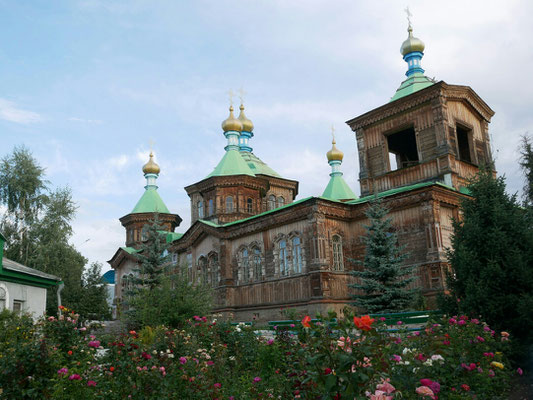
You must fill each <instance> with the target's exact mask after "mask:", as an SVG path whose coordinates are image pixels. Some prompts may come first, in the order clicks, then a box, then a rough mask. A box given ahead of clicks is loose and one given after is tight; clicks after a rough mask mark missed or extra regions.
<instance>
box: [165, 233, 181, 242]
mask: <svg viewBox="0 0 533 400" xmlns="http://www.w3.org/2000/svg"><path fill="white" fill-rule="evenodd" d="M165 233H166V235H167V243H172V242H174V241H175V240H178V239H181V237H182V236H183V233H177V232H165Z"/></svg>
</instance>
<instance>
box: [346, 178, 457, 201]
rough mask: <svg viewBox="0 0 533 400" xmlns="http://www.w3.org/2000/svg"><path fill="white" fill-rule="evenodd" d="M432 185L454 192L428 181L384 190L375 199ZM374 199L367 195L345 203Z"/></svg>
mask: <svg viewBox="0 0 533 400" xmlns="http://www.w3.org/2000/svg"><path fill="white" fill-rule="evenodd" d="M432 185H437V186H442V187H445V188H446V189H451V190H453V191H456V190H455V188H453V187H451V186H448V185H445V184H444V183H442V182H436V181H428V182H420V183H415V184H414V185H408V186H401V187H397V188H394V189H389V190H385V191H384V192H381V193H378V194H377V197H387V196H392V195H394V194H398V193H402V192H408V191H410V190H415V189H420V188H423V187H427V186H432ZM374 197H375V195H373V194H371V195H368V196H365V197H361V198H360V199H356V200H351V201H347V202H346V203H347V204H359V203H366V202H367V201H370V200H372V199H373V198H374Z"/></svg>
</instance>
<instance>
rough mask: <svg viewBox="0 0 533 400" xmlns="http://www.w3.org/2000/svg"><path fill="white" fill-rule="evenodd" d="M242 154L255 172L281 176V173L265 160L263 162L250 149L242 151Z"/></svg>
mask: <svg viewBox="0 0 533 400" xmlns="http://www.w3.org/2000/svg"><path fill="white" fill-rule="evenodd" d="M240 153H241V156H242V158H243V159H244V161H246V163H247V164H248V166H249V167H250V169H251V170H252V172H253V173H254V174H261V175H269V176H275V177H277V178H281V175H280V174H278V173H277V172H276V171H274V170H273V169H272V168H270V167H269V166H268V165H267V164H266V163H265V162H263V161H262V160H261V159H260V158H259V157H257V156H256V155H255V154H254V153H251V152H249V151H241V152H240Z"/></svg>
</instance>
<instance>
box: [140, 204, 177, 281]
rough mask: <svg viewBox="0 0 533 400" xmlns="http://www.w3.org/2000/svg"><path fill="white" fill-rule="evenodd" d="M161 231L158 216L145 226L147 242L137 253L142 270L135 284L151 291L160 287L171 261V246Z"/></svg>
mask: <svg viewBox="0 0 533 400" xmlns="http://www.w3.org/2000/svg"><path fill="white" fill-rule="evenodd" d="M161 231H163V227H162V226H161V225H160V224H159V218H158V216H157V214H156V215H155V217H154V219H153V220H152V221H150V224H147V225H145V226H144V228H143V235H146V236H145V240H144V242H143V244H142V245H141V248H140V250H141V251H140V252H138V253H136V257H137V259H138V260H139V264H140V268H139V269H138V271H137V272H138V277H137V278H136V279H135V280H134V282H133V283H135V284H136V285H141V286H143V287H146V288H148V289H149V290H152V289H154V288H155V287H157V286H159V285H160V283H161V278H162V276H163V273H164V268H165V265H166V264H168V262H169V259H170V256H169V255H168V248H169V244H168V243H167V242H166V239H165V236H164V235H162V234H161Z"/></svg>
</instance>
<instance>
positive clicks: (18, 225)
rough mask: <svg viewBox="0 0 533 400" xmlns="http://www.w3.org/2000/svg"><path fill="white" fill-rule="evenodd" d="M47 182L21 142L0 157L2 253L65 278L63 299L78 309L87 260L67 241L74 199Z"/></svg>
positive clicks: (52, 298) (53, 302) (53, 305)
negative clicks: (4, 245)
mask: <svg viewBox="0 0 533 400" xmlns="http://www.w3.org/2000/svg"><path fill="white" fill-rule="evenodd" d="M49 185H50V183H49V182H48V181H47V180H46V179H45V170H44V168H42V167H41V166H40V165H39V164H38V162H37V160H35V158H33V156H32V155H31V152H30V151H29V150H28V149H27V148H25V147H15V149H14V150H13V153H12V154H9V155H7V156H5V157H4V158H2V160H1V161H0V203H1V204H2V205H4V206H5V208H6V211H5V212H4V214H3V215H2V218H1V220H0V230H1V231H2V232H3V234H4V236H5V237H6V239H7V242H6V249H5V253H4V254H5V256H6V257H8V258H10V259H12V260H14V261H17V262H20V263H21V264H24V265H27V266H28V267H31V268H34V269H37V270H39V271H43V272H46V273H49V274H52V275H56V276H58V277H60V278H61V279H62V280H63V282H64V283H65V288H64V289H63V291H62V293H61V295H62V303H63V304H64V305H66V306H67V307H69V308H72V309H79V308H80V307H81V306H82V305H81V298H82V296H80V293H82V289H83V285H82V273H83V268H84V265H85V264H86V262H87V260H86V259H85V257H83V256H82V255H81V254H80V252H79V251H78V250H77V249H76V248H75V247H74V246H72V245H71V244H70V243H69V240H70V239H71V237H72V233H73V232H72V226H71V223H72V220H73V219H74V217H75V214H76V204H75V203H74V201H73V200H72V192H71V190H70V188H68V187H64V188H54V189H51V188H50V187H49ZM104 299H105V297H104ZM47 311H48V313H49V314H55V313H56V311H57V296H56V289H55V288H52V289H51V290H50V291H49V294H48V296H47Z"/></svg>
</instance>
